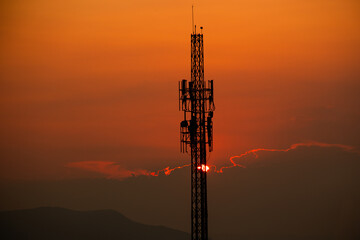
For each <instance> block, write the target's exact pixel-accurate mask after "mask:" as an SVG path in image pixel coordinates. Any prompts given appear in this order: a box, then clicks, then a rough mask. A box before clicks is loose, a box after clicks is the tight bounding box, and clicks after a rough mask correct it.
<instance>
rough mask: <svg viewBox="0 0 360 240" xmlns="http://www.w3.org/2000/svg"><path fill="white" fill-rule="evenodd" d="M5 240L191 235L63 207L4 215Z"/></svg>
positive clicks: (0, 215) (0, 219)
mask: <svg viewBox="0 0 360 240" xmlns="http://www.w3.org/2000/svg"><path fill="white" fill-rule="evenodd" d="M0 226H1V227H0V238H1V239H19V240H22V239H29V240H31V239H39V240H42V239H44V240H45V239H53V240H60V239H74V240H75V239H76V240H82V239H89V240H93V239H94V240H95V239H108V240H112V239H124V240H138V239H139V240H140V239H149V240H151V239H160V240H162V239H164V240H165V239H169V238H171V239H174V240H185V239H189V237H190V235H189V234H188V233H185V232H182V231H179V230H175V229H171V228H168V227H165V226H152V225H146V224H142V223H137V222H135V221H133V220H131V219H129V218H127V217H125V216H124V215H123V214H121V213H119V212H117V211H115V210H111V209H104V210H92V211H78V210H70V209H66V208H60V207H39V208H32V209H20V210H8V211H1V212H0Z"/></svg>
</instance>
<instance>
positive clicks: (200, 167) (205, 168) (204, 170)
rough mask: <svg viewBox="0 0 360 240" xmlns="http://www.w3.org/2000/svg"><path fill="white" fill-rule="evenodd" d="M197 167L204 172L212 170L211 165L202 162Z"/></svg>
mask: <svg viewBox="0 0 360 240" xmlns="http://www.w3.org/2000/svg"><path fill="white" fill-rule="evenodd" d="M197 169H199V170H201V171H203V172H207V171H209V170H210V167H209V166H207V165H205V164H201V166H198V167H197Z"/></svg>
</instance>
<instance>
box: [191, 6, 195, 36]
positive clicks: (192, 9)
mask: <svg viewBox="0 0 360 240" xmlns="http://www.w3.org/2000/svg"><path fill="white" fill-rule="evenodd" d="M191 13H192V32H193V33H194V32H195V27H194V5H191Z"/></svg>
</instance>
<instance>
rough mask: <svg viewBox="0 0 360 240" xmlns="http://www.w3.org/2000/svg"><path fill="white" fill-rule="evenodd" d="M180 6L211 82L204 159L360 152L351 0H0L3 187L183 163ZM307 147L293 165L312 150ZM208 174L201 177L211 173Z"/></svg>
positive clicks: (359, 63)
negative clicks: (200, 45) (209, 147)
mask: <svg viewBox="0 0 360 240" xmlns="http://www.w3.org/2000/svg"><path fill="white" fill-rule="evenodd" d="M192 4H193V5H194V9H195V22H196V24H197V26H198V27H199V26H203V27H204V30H203V33H204V48H205V79H214V85H215V105H216V110H215V112H214V152H213V153H211V155H210V158H209V163H210V164H211V165H216V166H217V167H221V166H229V165H231V162H230V161H229V160H230V157H232V156H238V155H240V154H243V153H245V152H247V151H250V150H252V149H258V148H265V149H287V148H289V147H290V146H291V145H293V144H297V143H316V144H314V148H316V149H315V150H316V151H315V150H314V151H315V152H316V154H317V155H316V161H320V162H321V161H327V160H329V158H328V157H329V156H330V155H329V152H326V151H325V150H329V151H330V152H331V151H335V153H336V154H334V155H331V156H334V159H333V160H331V161H332V162H333V163H334V164H333V165H331V166H335V165H336V164H335V162H336V163H338V164H339V165H341V161H342V160H344V159H345V158H346V159H352V160H351V162H352V163H354V161H353V160H354V159H357V160H359V155H358V150H359V148H360V138H359V135H360V127H359V122H360V1H357V0H311V1H304V0H241V1H238V0H237V1H236V0H223V1H215V0H207V1H205V0H198V1H190V0H185V1H170V0H134V1H119V0H102V1H99V0H61V1H60V0H52V1H48V0H15V1H2V2H1V3H0V19H1V22H0V132H1V134H0V179H1V182H2V186H6V189H7V190H8V191H9V192H10V191H12V190H11V189H12V188H11V187H10V186H12V185H7V184H14V183H15V182H21V184H30V183H32V182H33V181H41V182H42V183H46V182H50V181H58V182H57V183H58V184H60V182H61V181H72V180H79V181H87V180H88V181H95V180H94V179H101V181H102V180H103V179H109V178H110V179H112V180H116V181H119V182H122V181H125V180H126V181H129V180H127V178H128V177H130V178H131V176H133V175H144V174H145V175H146V174H148V173H151V172H153V171H157V170H161V169H164V168H166V167H170V168H173V167H177V166H182V165H185V164H188V163H189V161H190V157H189V155H186V154H181V153H180V152H179V123H180V121H181V120H182V113H181V112H180V111H178V89H177V88H178V81H179V80H181V79H189V78H190V34H191V5H192ZM320 143H321V144H320ZM336 144H337V145H336ZM311 146H312V145H311ZM307 148H309V149H313V148H312V147H310V145H305V146H302V147H301V149H300V150H299V149H297V150H296V151H295V152H296V153H298V152H301V151H302V150H304V151H306V154H305V153H302V155H301V154H300V155H299V156H294V159H298V157H299V158H301V157H300V156H313V155H312V154H310V153H309V152H308V151H310V150H306V149H307ZM349 149H351V150H349ZM324 151H325V152H324ZM342 153H343V154H345V155H346V156H347V157H341V156H342V155H341V154H342ZM264 154H265V155H266V156H267V157H266V159H278V158H279V159H285V158H286V156H288V155H286V156H285V155H281V156H280V155H278V154H290V155H291V156H292V155H294V154H295V153H293V152H292V153H290V152H280V153H275V152H272V153H268V152H267V153H264ZM271 154H275V155H271ZM351 154H352V155H351ZM290 155H289V156H290ZM295 155H296V154H295ZM350 155H351V157H350ZM261 156H262V155H261ZM271 156H272V157H271ZM335 157H338V158H336V159H335ZM237 160H239V161H241V160H240V159H237ZM279 161H280V160H279ZM281 161H282V160H281ZM284 161H285V160H284ZM299 161H300V160H299ZM307 161H309V159H307ZM329 161H330V160H329ZM344 161H345V160H344ZM349 161H350V160H349ZM256 162H257V164H260V165H261V158H259V159H258V160H256ZM259 162H260V163H259ZM285 162H286V161H285ZM299 164H300V163H299ZM354 166H355V165H354ZM356 166H357V169H358V167H359V165H356ZM269 169H272V167H271V168H269ZM316 169H317V170H319V169H318V168H316ZM188 170H189V169H188ZM176 171H177V170H176ZM179 171H180V172H181V171H182V170H179ZM229 171H230V170H229ZM239 171H240V170H239ZM226 174H227V172H225V171H224V173H222V175H224V177H226V176H225V175H226ZM228 174H230V173H228ZM231 174H232V175H234V174H235V173H234V172H233V171H232V172H231ZM239 174H240V175H241V173H239ZM314 174H315V175H316V173H315V172H314ZM344 174H345V173H344ZM209 175H210V180H209V182H210V183H211V182H214V181H215V180H214V179H216V178H218V176H217V175H219V174H216V173H214V172H213V171H210V172H209ZM232 175H231V176H232ZM235 175H236V174H235ZM265 175H266V174H265ZM315 175H314V176H315ZM345 175H346V174H345ZM179 176H180V175H179ZM181 176H183V175H181ZM186 176H187V175H186ZM211 176H213V178H211ZM229 176H230V175H228V176H227V177H226V178H228V179H230V178H229ZM254 176H255V175H254ZM256 176H257V175H256ZM259 176H261V175H259ZM165 177H168V176H160V177H154V176H153V177H151V176H149V177H146V178H144V179H143V178H142V177H141V181H145V182H146V181H160V180H154V179H153V178H158V179H164V178H165ZM135 178H136V177H135ZM173 178H174V177H173ZM184 178H185V177H184ZM237 178H240V176H238V177H237ZM171 179H172V178H171ZM59 181H60V182H59ZM134 181H135V180H134ZM139 181H140V180H139ZM171 181H172V180H171ZM177 181H178V182H180V181H181V179H180V178H179V179H178V180H176V181H175V180H174V182H177ZM186 181H187V183H188V181H189V179H186ZM223 181H225V180H223ZM229 181H230V180H229ZM257 181H260V180H257ZM299 181H300V180H299ZM219 182H221V181H219ZM219 182H218V183H216V184H220V183H219ZM5 183H6V184H5ZM89 184H90V183H89ZM121 184H125V183H121ZM133 184H135V183H133ZM137 184H139V183H137ZM214 184H215V183H214ZM216 184H215V185H216ZM344 184H345V183H344ZM216 186H219V185H216ZM129 188H131V187H129ZM187 188H188V189H187ZM209 188H211V187H209ZM14 189H15V188H14ZM18 189H20V187H18ZM184 189H185V187H184ZM186 189H187V190H186V191H185V193H186V194H189V193H190V185H186ZM219 189H221V188H220V187H219ZM14 191H15V190H14ZM249 191H250V190H249ZM279 191H280V190H279ZM349 191H350V190H349ZM19 192H20V190H19ZM40 192H41V191H40ZM250 192H251V191H250ZM350 192H351V191H350ZM14 196H15V195H14ZM14 196H13V195H7V197H6V198H5V200H4V201H8V203H9V204H8V205H6V204H5V205H4V203H3V206H2V208H3V209H7V208H9V209H10V208H21V207H33V206H38V205H41V204H48V205H50V203H49V202H47V201H45V200H44V201H39V202H36V201H35V200H34V201H33V202H31V203H29V204H27V203H26V202H22V203H19V204H18V205H16V204H15V205H14V204H13V203H11V204H10V202H12V201H11V199H12V197H14ZM39 196H40V195H39ZM25 198H26V197H25ZM39 198H41V197H39ZM225 199H226V198H225ZM356 199H359V198H356ZM99 201H100V200H99ZM351 201H353V200H351ZM129 202H131V201H130V200H129ZM154 202H155V200H154ZM40 203H41V204H40ZM52 203H54V202H52ZM62 203H63V205H64V206H67V207H75V208H76V207H78V208H80V207H79V206H80V205H76V206H75V205H74V206H72V205H71V204H67V203H65V201H64V202H59V204H58V205H61V204H62ZM186 203H187V202H186ZM224 204H225V203H224ZM110 205H111V204H110ZM184 205H185V203H184ZM106 206H107V205H106V204H105V203H103V204H98V205H97V204H95V203H94V204H89V205H88V207H85V208H87V209H91V208H96V207H103V208H106ZM210 207H211V206H210ZM107 208H116V207H115V205H114V206H113V205H111V206H108V207H107ZM117 209H118V210H121V211H123V212H124V211H125V213H126V214H128V215H130V216H133V217H134V218H137V219H141V220H142V221H143V222H149V221H151V220H149V219H147V217H146V216H145V215H146V214H144V215H141V212H139V211H135V210H134V211H132V209H133V208H131V207H127V208H126V207H119V206H117ZM126 211H127V212H126ZM149 211H150V210H149ZM150 212H151V211H150ZM150 212H147V213H150ZM147 216H149V215H147ZM161 216H162V215H161ZM164 216H165V215H164ZM159 219H160V220H158V222H159V224H166V220H164V219H165V217H164V218H161V217H160V218H159ZM163 222H165V223H163ZM169 224H172V226H173V227H177V228H181V229H185V230H186V227H184V226H186V224H183V223H181V224H180V223H175V222H174V223H172V222H171V221H170V223H169ZM182 224H183V225H182ZM229 226H230V225H229ZM226 229H227V227H224V231H227V230H226Z"/></svg>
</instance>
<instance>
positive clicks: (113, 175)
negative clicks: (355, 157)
mask: <svg viewBox="0 0 360 240" xmlns="http://www.w3.org/2000/svg"><path fill="white" fill-rule="evenodd" d="M312 146H316V147H334V148H340V149H343V150H344V151H354V148H353V147H351V146H347V145H343V144H329V143H321V142H307V143H296V144H293V145H291V146H290V147H289V148H285V149H273V148H257V149H252V150H249V151H247V152H245V153H242V154H240V155H238V156H232V157H230V162H231V165H229V166H223V167H221V168H219V170H217V168H216V166H215V165H212V166H210V169H213V171H214V172H216V173H222V172H223V170H224V169H227V168H233V167H242V168H245V166H243V165H241V164H239V163H236V162H235V161H234V159H237V158H238V159H240V160H241V158H244V157H245V156H247V155H250V154H252V155H253V156H255V158H257V157H258V155H257V153H258V152H261V151H265V152H288V151H291V150H294V149H296V148H298V147H312ZM66 166H67V167H71V168H78V169H83V170H87V171H90V172H97V173H101V174H103V175H105V176H106V177H107V178H110V179H124V178H129V177H135V176H159V175H160V174H162V173H163V174H165V175H170V174H171V173H172V172H173V171H174V170H177V169H180V168H184V167H189V166H190V164H187V165H183V166H178V167H174V168H170V167H166V168H164V169H161V170H158V171H154V172H151V171H148V170H145V169H135V170H128V169H125V168H123V167H121V166H120V165H118V164H117V163H116V162H108V161H83V162H71V163H68V164H67V165H66Z"/></svg>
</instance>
